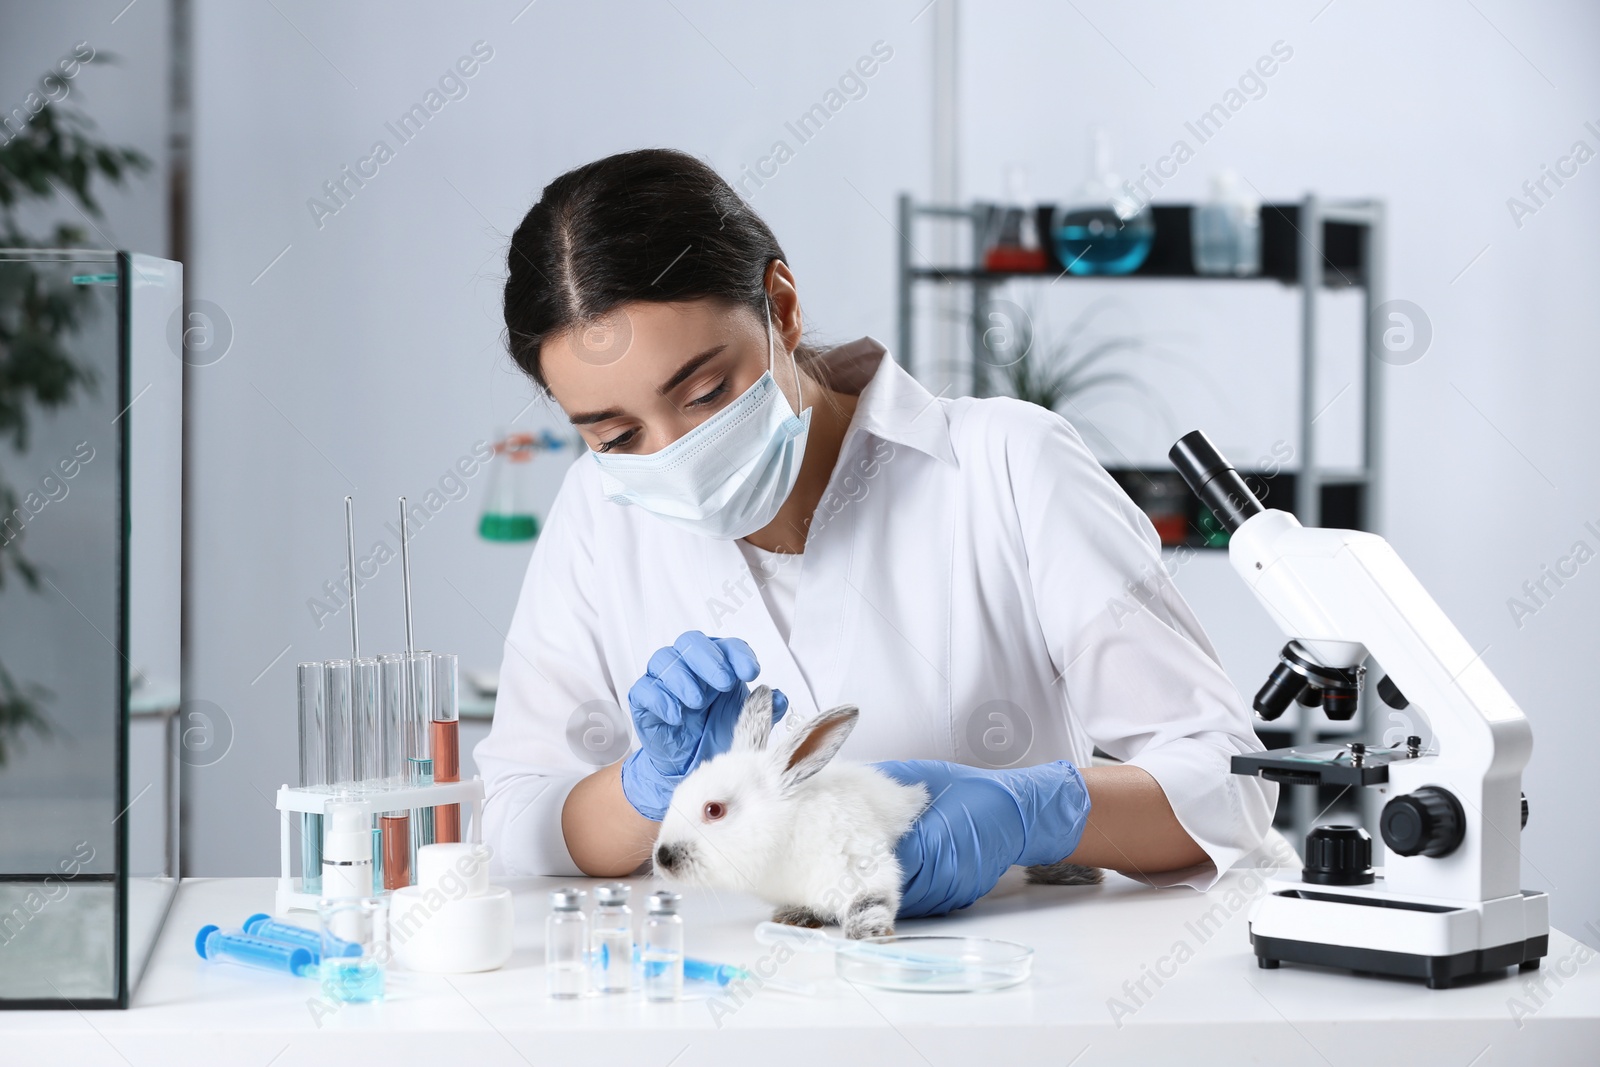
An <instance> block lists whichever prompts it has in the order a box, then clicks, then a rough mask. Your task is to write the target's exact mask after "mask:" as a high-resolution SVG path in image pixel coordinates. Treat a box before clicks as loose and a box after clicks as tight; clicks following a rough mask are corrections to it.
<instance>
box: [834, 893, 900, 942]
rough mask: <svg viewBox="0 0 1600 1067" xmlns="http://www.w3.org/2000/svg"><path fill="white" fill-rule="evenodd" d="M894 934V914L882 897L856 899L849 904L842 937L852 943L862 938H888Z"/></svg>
mask: <svg viewBox="0 0 1600 1067" xmlns="http://www.w3.org/2000/svg"><path fill="white" fill-rule="evenodd" d="M892 933H894V912H893V911H891V910H890V908H889V901H888V900H886V899H885V898H883V897H858V898H856V899H855V900H853V901H851V902H850V908H849V910H848V911H846V912H845V916H844V936H845V937H848V938H850V939H851V940H853V941H859V940H861V939H862V938H864V937H888V936H889V935H890V934H892Z"/></svg>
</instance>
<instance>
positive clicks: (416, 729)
mask: <svg viewBox="0 0 1600 1067" xmlns="http://www.w3.org/2000/svg"><path fill="white" fill-rule="evenodd" d="M405 657H406V670H405V674H406V678H407V681H408V684H409V686H410V689H409V694H410V699H409V702H408V706H407V707H406V766H407V768H408V770H407V773H406V784H407V785H410V786H427V785H432V784H433V737H432V719H433V710H432V709H433V654H432V653H430V652H407V653H405ZM433 842H434V835H433V809H432V808H413V809H412V810H411V858H412V869H413V870H415V869H416V866H415V861H416V855H417V849H419V848H422V847H423V846H424V845H431V844H433Z"/></svg>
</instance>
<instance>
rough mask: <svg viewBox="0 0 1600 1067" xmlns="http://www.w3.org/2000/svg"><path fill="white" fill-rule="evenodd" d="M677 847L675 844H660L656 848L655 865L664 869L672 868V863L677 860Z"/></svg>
mask: <svg viewBox="0 0 1600 1067" xmlns="http://www.w3.org/2000/svg"><path fill="white" fill-rule="evenodd" d="M678 856H679V849H678V847H677V846H676V845H661V846H659V847H658V848H657V849H656V866H657V867H660V868H661V869H662V870H664V871H670V870H672V867H673V864H675V863H677V862H678Z"/></svg>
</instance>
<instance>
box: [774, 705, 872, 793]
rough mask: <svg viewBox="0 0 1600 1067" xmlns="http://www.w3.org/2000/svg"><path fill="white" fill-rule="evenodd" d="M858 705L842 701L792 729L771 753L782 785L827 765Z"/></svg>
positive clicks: (787, 786) (852, 724)
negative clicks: (779, 773)
mask: <svg viewBox="0 0 1600 1067" xmlns="http://www.w3.org/2000/svg"><path fill="white" fill-rule="evenodd" d="M860 715H861V709H860V708H858V707H856V706H855V705H854V704H841V705H839V706H838V707H837V708H833V709H831V710H829V711H825V712H823V713H822V714H821V715H818V716H817V717H816V718H815V719H812V720H811V721H810V722H808V723H806V724H805V725H804V726H801V727H799V728H798V729H796V730H793V731H792V732H791V733H790V734H789V736H788V737H786V738H784V740H783V743H782V744H781V745H779V746H778V748H777V750H776V751H775V752H774V753H773V758H775V759H776V760H777V762H778V768H779V770H780V772H781V774H782V782H783V788H784V789H785V790H788V789H793V788H794V787H795V786H797V785H799V784H800V783H801V782H803V781H805V780H806V779H807V778H810V777H811V776H812V775H813V774H816V773H817V772H818V771H820V770H822V768H824V767H826V766H827V765H828V761H829V760H831V759H833V757H834V754H835V753H837V752H838V751H839V746H840V745H842V744H844V739H845V738H847V737H849V736H850V731H851V730H854V729H855V728H856V719H857V718H859V717H860Z"/></svg>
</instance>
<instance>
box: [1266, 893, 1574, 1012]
mask: <svg viewBox="0 0 1600 1067" xmlns="http://www.w3.org/2000/svg"><path fill="white" fill-rule="evenodd" d="M1268 887H1269V888H1268V891H1267V894H1266V895H1265V896H1264V897H1262V898H1261V899H1260V900H1258V901H1257V902H1256V904H1255V907H1254V908H1253V909H1252V911H1251V914H1250V944H1251V946H1252V947H1253V948H1254V949H1255V954H1256V962H1257V964H1258V965H1259V966H1261V967H1263V968H1269V969H1270V968H1275V967H1277V966H1278V964H1280V963H1283V962H1289V963H1303V964H1310V965H1313V966H1319V967H1333V968H1338V969H1341V970H1351V971H1357V972H1363V973H1369V974H1385V975H1393V976H1396V977H1404V978H1421V979H1423V980H1425V981H1426V982H1427V984H1428V988H1430V989H1444V988H1447V987H1449V986H1451V985H1453V984H1455V983H1456V982H1458V981H1461V980H1463V979H1468V978H1474V977H1479V976H1498V975H1499V974H1501V973H1502V972H1503V971H1504V970H1505V969H1506V968H1508V967H1521V968H1524V969H1529V968H1533V967H1537V966H1538V965H1539V960H1540V959H1541V958H1542V957H1543V956H1545V955H1546V954H1547V953H1548V952H1549V945H1550V915H1549V897H1548V896H1546V895H1545V894H1544V893H1540V892H1533V891H1528V890H1524V891H1522V892H1521V893H1518V894H1515V895H1513V896H1508V897H1501V898H1498V899H1495V900H1485V901H1473V902H1465V903H1461V904H1449V903H1446V902H1441V901H1438V900H1432V899H1422V898H1411V897H1407V896H1405V895H1402V894H1397V893H1393V892H1391V891H1390V890H1389V889H1388V888H1387V886H1386V885H1385V882H1384V879H1383V877H1382V874H1381V872H1380V873H1379V875H1378V877H1377V879H1376V881H1375V882H1374V883H1373V884H1370V885H1364V886H1337V887H1335V886H1322V885H1311V884H1308V883H1306V882H1303V881H1301V880H1300V879H1298V878H1294V877H1287V878H1274V879H1272V880H1270V881H1269V882H1268Z"/></svg>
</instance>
